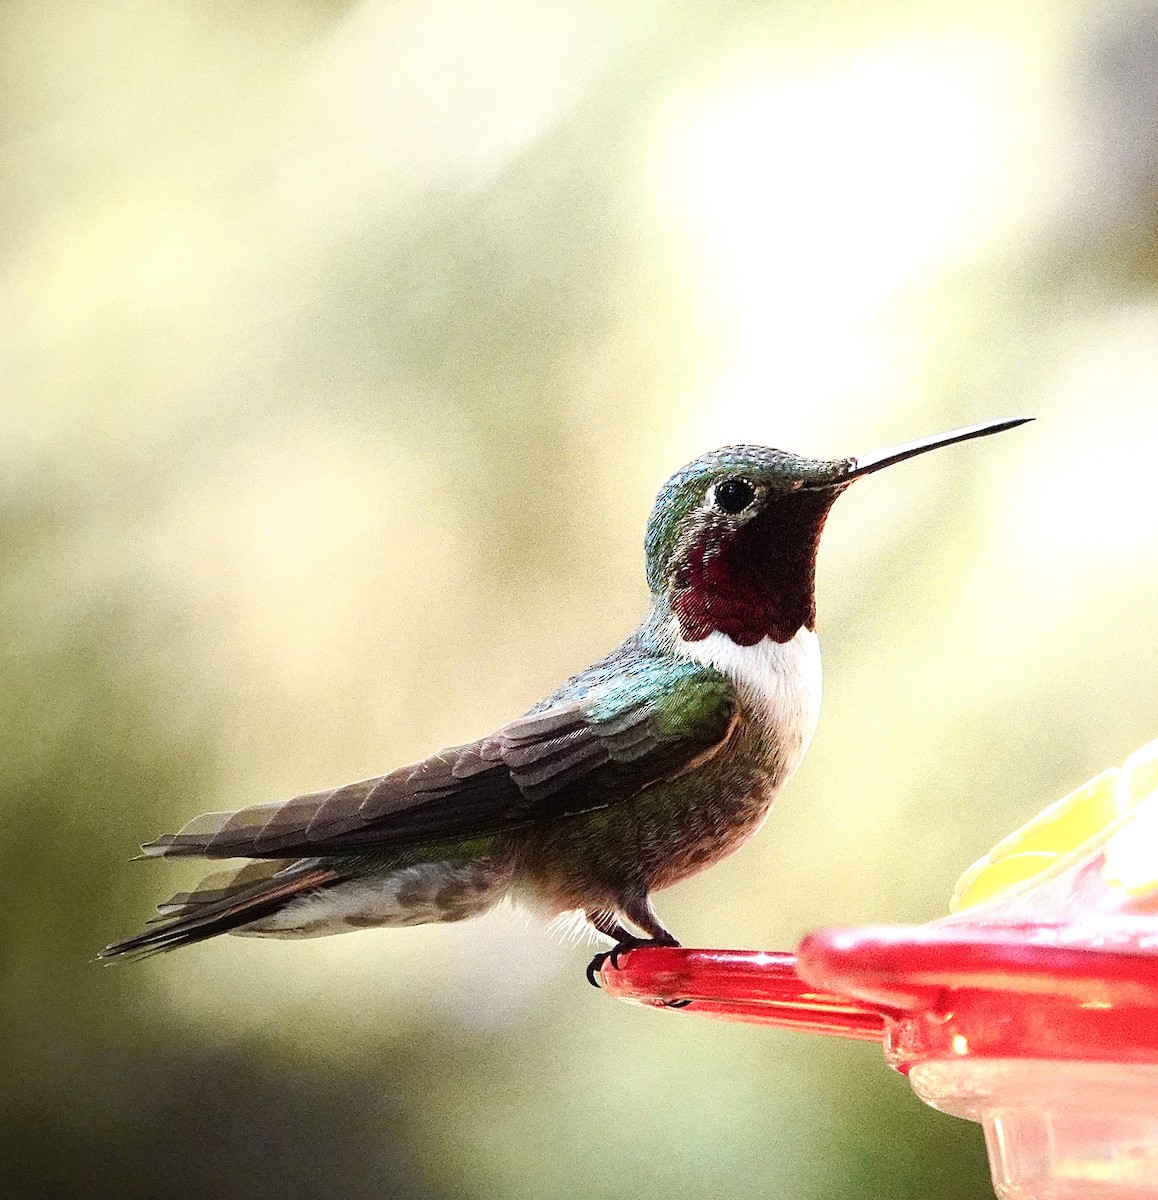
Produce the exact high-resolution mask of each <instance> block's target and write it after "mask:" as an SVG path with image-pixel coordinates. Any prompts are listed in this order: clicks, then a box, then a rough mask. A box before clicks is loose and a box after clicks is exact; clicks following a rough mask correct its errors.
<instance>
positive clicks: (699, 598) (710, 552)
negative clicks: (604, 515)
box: [646, 417, 1032, 646]
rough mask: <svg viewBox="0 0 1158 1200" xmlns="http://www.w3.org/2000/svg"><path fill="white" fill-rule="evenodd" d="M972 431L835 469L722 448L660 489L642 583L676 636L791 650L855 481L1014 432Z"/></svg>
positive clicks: (757, 449) (810, 610) (1006, 425)
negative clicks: (843, 498) (827, 534)
mask: <svg viewBox="0 0 1158 1200" xmlns="http://www.w3.org/2000/svg"><path fill="white" fill-rule="evenodd" d="M1031 419H1032V418H1029V417H1020V418H1014V419H1012V420H1007V421H996V422H991V423H988V424H985V425H974V426H970V427H969V428H968V429H958V430H954V431H953V432H952V433H946V434H939V435H937V436H935V437H931V438H925V439H923V440H921V441H919V442H909V443H906V444H905V445H903V446H894V447H892V448H890V449H888V450H884V451H881V452H879V453H877V454H870V455H864V456H862V457H859V458H839V459H835V460H832V461H824V460H820V459H809V458H801V457H800V456H799V455H796V454H790V453H788V452H787V451H784V450H773V449H770V448H769V447H766V446H725V447H723V449H720V450H713V451H712V452H711V453H709V454H705V455H703V456H702V457H700V458H697V459H696V460H695V461H694V462H690V463H688V465H687V466H686V467H683V468H681V469H680V470H679V471H677V472H676V473H675V474H674V475H673V476H672V477H671V478H670V479H669V480H668V481H667V483H665V484H664V486H663V489H662V490H661V491H660V493H659V496H658V497H657V498H656V502H655V507H654V508H653V509H652V511H651V517H650V519H649V520H648V523H647V540H646V549H647V582H648V586H649V587H650V588H651V592H652V596H653V598H654V600H655V602H656V603H657V604H658V605H662V606H664V607H665V608H667V609H669V610H670V612H671V613H672V615H673V617H674V619H675V621H676V624H677V627H678V631H679V635H680V636H681V637H682V638H683V639H684V640H685V641H689V642H695V641H701V640H702V639H703V638H706V637H707V636H708V635H709V634H711V633H714V632H716V631H719V632H720V633H723V634H724V635H725V636H727V637H729V638H730V639H731V640H732V641H733V642H735V643H737V644H738V645H741V646H751V645H754V644H755V643H756V642H759V641H760V640H761V639H763V638H765V637H769V638H771V639H772V640H773V641H776V642H787V641H789V640H790V639H791V638H792V637H793V636H794V635H795V634H796V632H797V631H798V630H799V629H800V628H801V627H805V628H808V629H812V628H813V627H814V626H815V624H816V596H815V579H816V551H817V546H818V545H819V543H820V535H821V532H822V531H823V529H824V522H825V520H826V519H827V517H828V512H829V509H830V508H831V507H832V505H833V502H834V501H835V500H836V498H837V496H839V495H840V494H841V492H843V491H844V490H845V488H847V487H848V486H849V485H850V484H851V483H852V482H853V481H854V480H856V479H859V478H861V476H863V475H869V474H871V473H872V472H874V471H879V470H881V469H882V468H884V467H887V466H891V465H892V464H893V463H898V462H902V461H904V459H906V458H912V457H913V456H914V455H917V454H923V453H924V452H925V451H927V450H935V449H937V448H938V447H940V446H948V445H951V444H952V443H954V442H963V441H966V440H967V439H969V438H975V437H983V436H984V435H986V434H989V433H998V432H999V431H1001V430H1003V429H1012V428H1013V427H1014V426H1015V425H1021V424H1024V422H1025V421H1027V420H1031Z"/></svg>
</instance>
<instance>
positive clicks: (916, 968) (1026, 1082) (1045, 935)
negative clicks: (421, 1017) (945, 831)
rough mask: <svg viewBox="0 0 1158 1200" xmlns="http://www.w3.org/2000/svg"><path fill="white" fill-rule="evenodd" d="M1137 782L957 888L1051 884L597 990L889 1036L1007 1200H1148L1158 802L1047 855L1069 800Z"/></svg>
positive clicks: (1027, 835) (918, 1088)
mask: <svg viewBox="0 0 1158 1200" xmlns="http://www.w3.org/2000/svg"><path fill="white" fill-rule="evenodd" d="M1147 750H1148V751H1150V752H1151V759H1152V763H1151V766H1152V767H1154V768H1155V769H1158V744H1155V746H1154V747H1147ZM1140 753H1141V752H1140ZM1137 757H1138V756H1135V758H1137ZM1131 761H1133V760H1131ZM1129 765H1130V764H1129V763H1128V764H1127V767H1129ZM1118 776H1120V778H1118ZM1126 778H1127V775H1126V774H1125V773H1115V777H1114V778H1110V773H1107V775H1106V776H1102V777H1099V779H1098V780H1095V781H1093V783H1092V784H1091V785H1087V788H1086V789H1083V790H1082V791H1081V792H1079V793H1075V794H1074V797H1069V798H1067V800H1066V801H1061V802H1059V804H1058V805H1054V806H1052V808H1051V809H1049V810H1047V812H1046V814H1043V816H1042V818H1039V820H1038V821H1035V822H1033V823H1031V825H1030V826H1027V827H1026V829H1025V830H1022V831H1019V833H1018V834H1015V835H1013V837H1012V838H1010V839H1007V840H1006V842H1005V843H1002V846H1003V847H1004V846H1007V844H1008V845H1009V846H1011V847H1012V850H1009V851H1007V853H1006V854H1004V855H1001V854H998V851H1000V850H1001V848H1002V847H998V848H997V850H995V851H994V855H993V856H992V857H993V859H994V862H993V863H991V862H990V860H989V859H986V860H983V863H982V864H979V866H978V868H974V870H973V872H971V873H969V874H967V876H966V877H965V879H964V880H963V883H966V882H967V881H969V880H970V879H971V878H972V879H976V876H977V874H978V871H979V869H980V868H981V867H984V868H985V869H987V870H992V871H995V872H997V873H1001V874H1006V873H1008V865H1009V863H1008V860H1009V859H1010V858H1011V857H1018V858H1020V859H1031V858H1032V859H1042V860H1048V861H1047V863H1046V869H1045V870H1044V871H1041V872H1039V873H1038V874H1037V875H1036V876H1033V877H1031V878H1028V879H1026V880H1023V881H1022V882H1021V883H1020V884H1018V885H1017V886H1015V887H1014V888H1013V889H1012V890H1006V891H1005V892H1003V893H1002V894H1000V895H998V896H996V898H994V899H991V900H988V901H987V902H985V903H982V904H980V905H978V906H977V907H974V908H969V909H967V910H966V911H964V912H962V913H959V914H958V915H956V916H951V917H947V918H943V919H941V920H937V921H933V922H930V923H929V924H927V925H916V926H868V927H864V928H859V929H825V930H821V931H819V932H816V933H812V934H809V935H808V936H807V937H806V938H805V939H804V940H803V941H802V942H801V943H800V946H799V948H798V950H797V953H796V954H795V955H792V954H785V953H775V952H759V951H750V950H684V949H667V948H655V949H652V948H644V949H640V950H636V951H633V952H632V953H630V954H626V955H624V956H623V957H622V958H621V960H620V967H619V969H618V970H616V969H614V968H612V967H611V966H610V965H606V966H605V967H604V969H603V972H602V975H601V982H602V983H603V986H604V987H605V988H606V989H607V991H608V992H610V993H611V994H612V995H614V996H617V997H619V998H620V999H623V1000H629V1001H633V1002H636V1003H639V1004H645V1005H652V1006H664V1007H670V1006H671V1002H672V1001H687V1002H689V1003H688V1004H687V1005H686V1006H685V1007H683V1008H681V1009H679V1010H678V1011H682V1012H689V1013H701V1014H704V1015H707V1016H714V1017H722V1018H725V1019H729V1020H739V1021H748V1022H755V1023H759V1024H765V1025H774V1026H780V1027H783V1028H788V1029H798V1030H804V1031H807V1032H812V1033H825V1034H831V1035H834V1036H838V1037H853V1038H861V1039H868V1040H881V1041H882V1042H883V1044H884V1052H885V1057H886V1059H887V1061H888V1062H889V1064H890V1065H891V1066H892V1067H893V1068H895V1069H896V1070H898V1071H900V1072H902V1073H903V1074H905V1075H907V1076H908V1078H909V1081H910V1083H911V1084H912V1087H913V1090H914V1091H915V1092H916V1093H917V1095H918V1096H919V1097H920V1098H921V1099H922V1100H924V1101H925V1102H926V1103H927V1104H930V1105H932V1106H933V1107H934V1108H938V1109H941V1110H942V1111H944V1112H947V1113H951V1114H953V1115H955V1116H961V1117H966V1118H969V1119H970V1120H975V1121H979V1122H980V1123H981V1124H982V1125H983V1126H984V1129H985V1139H986V1146H987V1149H988V1152H989V1159H990V1166H991V1169H992V1173H993V1182H994V1187H995V1189H996V1191H997V1194H998V1195H999V1196H1001V1197H1003V1198H1007V1200H1014V1198H1016V1200H1046V1198H1048V1200H1063V1198H1069V1197H1097V1198H1099V1200H1101V1198H1105V1200H1133V1198H1142V1197H1146V1198H1149V1200H1155V1198H1158V797H1150V798H1148V799H1147V800H1146V802H1145V803H1144V804H1137V803H1136V802H1133V801H1131V802H1130V804H1131V805H1132V806H1131V807H1129V810H1128V811H1126V812H1125V813H1123V814H1122V815H1120V816H1118V817H1116V818H1115V819H1113V820H1112V821H1111V822H1110V823H1109V825H1108V826H1105V827H1104V828H1102V829H1101V830H1100V832H1098V833H1097V834H1096V835H1095V836H1094V837H1092V838H1089V839H1087V840H1085V841H1084V842H1083V843H1082V844H1081V845H1079V846H1078V847H1077V848H1076V849H1074V850H1072V851H1069V852H1066V853H1062V854H1057V853H1054V854H1045V853H1043V852H1042V851H1041V850H1040V849H1039V848H1038V846H1037V843H1039V842H1040V841H1041V830H1042V828H1043V827H1044V826H1047V825H1048V826H1052V827H1055V828H1056V826H1057V825H1058V824H1059V817H1058V812H1059V810H1063V809H1064V812H1063V814H1062V818H1061V821H1062V822H1063V823H1065V822H1068V823H1069V824H1070V825H1073V824H1074V820H1075V818H1074V816H1073V814H1074V812H1075V811H1077V810H1076V808H1075V798H1076V799H1077V800H1078V801H1080V802H1081V803H1082V804H1085V805H1086V808H1087V810H1088V807H1089V805H1088V803H1087V801H1089V799H1090V797H1091V796H1094V794H1095V793H1094V792H1093V791H1091V789H1092V788H1094V787H1095V785H1096V786H1097V787H1098V788H1100V789H1101V793H1100V801H1099V802H1100V803H1104V802H1105V801H1106V798H1107V795H1108V794H1110V793H1112V792H1113V791H1114V789H1115V788H1117V789H1118V792H1120V791H1121V789H1122V788H1123V786H1125V785H1124V784H1123V782H1122V780H1124V779H1126ZM1135 782H1136V777H1135ZM1111 799H1112V800H1113V797H1112V796H1111ZM1121 803H1122V801H1121V796H1120V795H1119V796H1118V798H1117V799H1116V800H1113V804H1114V805H1116V806H1118V811H1119V812H1121ZM1085 815H1086V816H1088V811H1087V812H1086V813H1085ZM1031 843H1032V845H1031ZM1027 847H1028V849H1027ZM970 886H972V884H971V883H970Z"/></svg>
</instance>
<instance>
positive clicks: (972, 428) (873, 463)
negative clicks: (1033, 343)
mask: <svg viewBox="0 0 1158 1200" xmlns="http://www.w3.org/2000/svg"><path fill="white" fill-rule="evenodd" d="M1032 420H1033V417H1009V418H1008V419H1006V420H1004V421H986V422H985V423H984V424H983V425H969V426H967V427H966V428H965V429H954V430H952V432H950V433H938V434H935V435H934V436H933V437H927V438H920V439H919V440H918V441H915V442H905V444H904V445H903V446H890V447H889V449H887V450H878V451H877V452H876V453H875V454H864V455H861V456H859V457H857V458H853V459H848V460H847V461H848V462H849V464H850V466H849V469H848V470H846V471H845V472H844V473H843V474H842V476H841V479H840V482H841V483H847V482H848V481H849V480H851V479H859V478H860V477H861V476H862V475H871V474H872V473H873V472H874V471H880V470H883V469H884V468H885V467H891V466H892V465H893V463H899V462H904V460H905V459H906V458H914V457H915V456H916V455H918V454H924V453H925V451H926V450H936V449H938V448H939V447H941V446H952V445H953V443H954V442H967V441H969V439H970V438H979V437H988V436H989V434H991V433H1000V432H1001V431H1002V430H1003V429H1014V428H1016V427H1017V426H1018V425H1024V424H1026V422H1027V421H1032Z"/></svg>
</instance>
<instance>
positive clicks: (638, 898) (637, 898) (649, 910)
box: [610, 892, 691, 1008]
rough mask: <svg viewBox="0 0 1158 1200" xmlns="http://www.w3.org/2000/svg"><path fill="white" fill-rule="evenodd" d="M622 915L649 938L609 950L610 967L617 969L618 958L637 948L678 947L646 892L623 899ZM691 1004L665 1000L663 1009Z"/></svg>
mask: <svg viewBox="0 0 1158 1200" xmlns="http://www.w3.org/2000/svg"><path fill="white" fill-rule="evenodd" d="M621 908H622V911H623V915H624V916H625V917H626V918H627V919H628V920H629V921H630V922H631V923H632V924H633V925H638V926H639V928H640V929H642V930H643V931H644V933H648V934H650V935H651V937H650V938H649V939H648V940H646V941H644V940H642V939H640V938H633V939H632V944H631V945H627V946H625V945H622V944H621V945H618V946H615V947H613V949H612V950H611V955H610V958H611V965H612V966H613V967H618V966H619V962H618V956H619V955H620V954H622V953H623V952H624V951H626V950H634V949H635V948H636V947H637V946H678V945H679V942H677V941H676V939H675V938H674V937H672V935H671V934H670V933H668V931H667V930H666V929H665V928H664V927H663V922H662V921H660V919H659V917H658V916H656V912H655V909H654V908H653V907H652V905H651V897H650V896H649V895H648V894H647V892H640V893H638V894H636V895H633V896H629V897H625V898H624V899H623V900H622V901H621ZM689 1004H691V1001H690V1000H666V1001H664V1007H665V1008H687V1006H688V1005H689Z"/></svg>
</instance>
